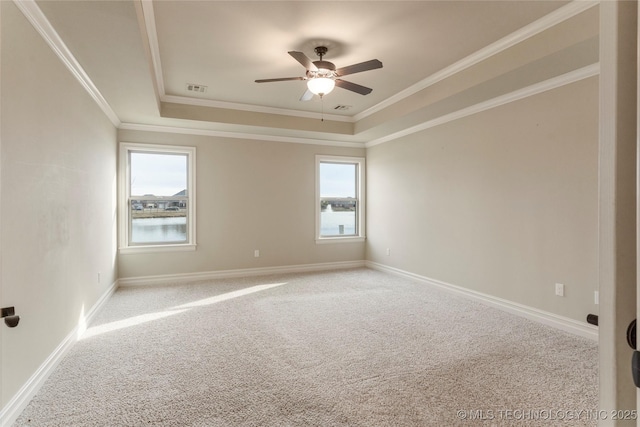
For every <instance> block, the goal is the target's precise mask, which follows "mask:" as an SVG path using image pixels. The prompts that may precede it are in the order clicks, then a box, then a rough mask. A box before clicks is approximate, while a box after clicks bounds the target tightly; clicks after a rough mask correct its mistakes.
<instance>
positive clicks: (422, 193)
mask: <svg viewBox="0 0 640 427" xmlns="http://www.w3.org/2000/svg"><path fill="white" fill-rule="evenodd" d="M367 185H368V189H369V191H368V193H367V237H368V239H367V242H368V244H367V259H368V260H370V261H373V262H377V263H381V264H385V265H388V266H391V267H395V268H399V269H401V270H405V271H408V272H411V273H414V274H418V275H421V276H425V277H428V278H431V279H436V280H440V281H444V282H447V283H450V284H453V285H457V286H462V287H465V288H468V289H472V290H475V291H478V292H482V293H485V294H489V295H492V296H495V297H499V298H504V299H507V300H509V301H513V302H516V303H520V304H525V305H527V306H529V307H534V308H537V309H541V310H545V311H549V312H552V313H555V314H558V315H561V316H566V317H569V318H572V319H575V320H579V321H583V322H584V321H585V317H586V315H587V314H588V313H597V306H596V305H594V291H595V290H596V289H597V283H598V275H597V265H598V258H597V238H598V234H597V230H598V222H597V219H598V218H597V214H598V79H597V77H593V78H589V79H587V80H583V81H580V82H577V83H573V84H570V85H567V86H563V87H561V88H559V89H555V90H551V91H547V92H544V93H542V94H539V95H535V96H532V97H529V98H526V99H523V100H520V101H517V102H513V103H510V104H507V105H504V106H501V107H497V108H493V109H491V110H488V111H485V112H482V113H478V114H475V115H473V116H469V117H466V118H463V119H459V120H456V121H453V122H450V123H447V124H444V125H440V126H437V127H434V128H431V129H429V130H426V131H422V132H420V133H416V134H413V135H410V136H406V137H404V138H402V139H399V140H396V141H394V142H389V143H386V144H383V145H378V146H374V147H371V148H370V149H368V150H367ZM386 248H390V250H391V255H390V256H387V255H386ZM556 282H558V283H563V284H564V285H565V287H566V291H565V292H566V296H565V297H563V298H561V297H557V296H555V294H554V287H555V283H556Z"/></svg>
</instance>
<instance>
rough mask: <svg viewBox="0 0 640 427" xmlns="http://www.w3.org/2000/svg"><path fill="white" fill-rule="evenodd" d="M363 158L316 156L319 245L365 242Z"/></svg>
mask: <svg viewBox="0 0 640 427" xmlns="http://www.w3.org/2000/svg"><path fill="white" fill-rule="evenodd" d="M364 176H365V175H364V158H361V157H338V156H320V155H319V156H316V242H318V243H333V242H341V241H363V240H364V237H365V234H364Z"/></svg>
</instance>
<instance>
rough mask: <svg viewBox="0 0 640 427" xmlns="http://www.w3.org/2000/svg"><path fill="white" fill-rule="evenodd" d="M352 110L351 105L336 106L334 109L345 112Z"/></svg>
mask: <svg viewBox="0 0 640 427" xmlns="http://www.w3.org/2000/svg"><path fill="white" fill-rule="evenodd" d="M349 108H351V105H336V106H335V107H334V108H333V109H334V110H338V111H345V110H348V109H349Z"/></svg>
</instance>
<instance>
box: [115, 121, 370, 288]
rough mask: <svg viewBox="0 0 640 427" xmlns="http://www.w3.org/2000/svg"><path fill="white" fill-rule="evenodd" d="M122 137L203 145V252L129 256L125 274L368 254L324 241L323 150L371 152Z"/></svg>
mask: <svg viewBox="0 0 640 427" xmlns="http://www.w3.org/2000/svg"><path fill="white" fill-rule="evenodd" d="M119 140H120V141H121V142H137V143H154V144H158V143H159V144H167V145H188V146H193V147H196V150H197V153H196V203H197V208H196V215H197V219H196V229H197V243H198V247H197V250H196V251H195V252H168V253H147V254H122V255H120V257H119V272H120V277H121V278H132V277H146V276H155V275H167V274H185V273H204V272H213V271H221V270H235V269H247V268H264V267H280V266H292V265H301V264H316V263H326V262H342V261H360V260H363V259H364V243H346V244H321V245H318V244H316V243H315V235H314V233H315V212H314V209H315V155H316V154H331V155H345V156H364V152H365V150H364V149H359V148H342V147H328V146H316V145H307V144H290V143H282V142H269V141H257V140H242V139H225V138H219V137H209V136H190V135H179V134H169V133H158V132H142V131H131V130H121V131H120V132H119ZM255 249H259V250H260V257H259V258H255V257H254V250H255Z"/></svg>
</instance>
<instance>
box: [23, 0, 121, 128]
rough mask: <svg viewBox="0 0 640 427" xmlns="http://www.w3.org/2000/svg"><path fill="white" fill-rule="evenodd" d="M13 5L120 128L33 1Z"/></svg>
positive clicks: (101, 98)
mask: <svg viewBox="0 0 640 427" xmlns="http://www.w3.org/2000/svg"><path fill="white" fill-rule="evenodd" d="M14 4H15V5H16V6H17V7H18V9H19V10H20V12H22V14H23V15H24V16H25V17H26V18H27V20H28V21H29V22H30V23H31V25H33V27H34V28H35V29H36V31H37V32H38V33H39V34H40V36H41V37H42V38H43V39H44V41H45V42H46V43H47V44H48V45H49V47H51V49H52V50H53V52H54V53H55V54H56V55H57V56H58V58H60V60H61V61H62V63H63V64H64V65H65V66H66V67H67V68H68V69H69V71H71V74H73V76H74V77H75V78H76V80H78V82H79V83H80V84H81V85H82V87H83V88H84V89H85V90H86V91H87V93H88V94H89V96H91V98H93V100H94V101H95V102H96V104H98V107H100V109H101V110H102V111H103V112H104V114H105V115H106V116H107V118H109V120H110V121H111V123H113V125H114V126H115V127H118V126H120V124H121V122H120V119H119V118H118V116H117V115H116V113H115V112H114V111H113V110H112V109H111V106H110V105H109V103H108V102H107V100H106V99H105V98H104V97H103V96H102V94H101V93H100V91H99V90H98V88H97V87H96V85H94V84H93V82H92V81H91V79H90V78H89V76H88V75H87V73H86V72H85V71H84V69H83V68H82V66H81V65H80V63H79V62H78V61H77V60H76V58H75V57H74V56H73V54H72V53H71V51H70V50H69V48H68V47H67V45H66V44H65V43H64V42H63V41H62V39H61V38H60V36H59V35H58V33H57V32H56V30H55V29H54V28H53V26H52V25H51V23H50V22H49V20H48V19H47V18H46V17H45V16H44V13H42V10H40V8H39V7H38V5H37V4H36V2H35V1H34V0H14Z"/></svg>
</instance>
